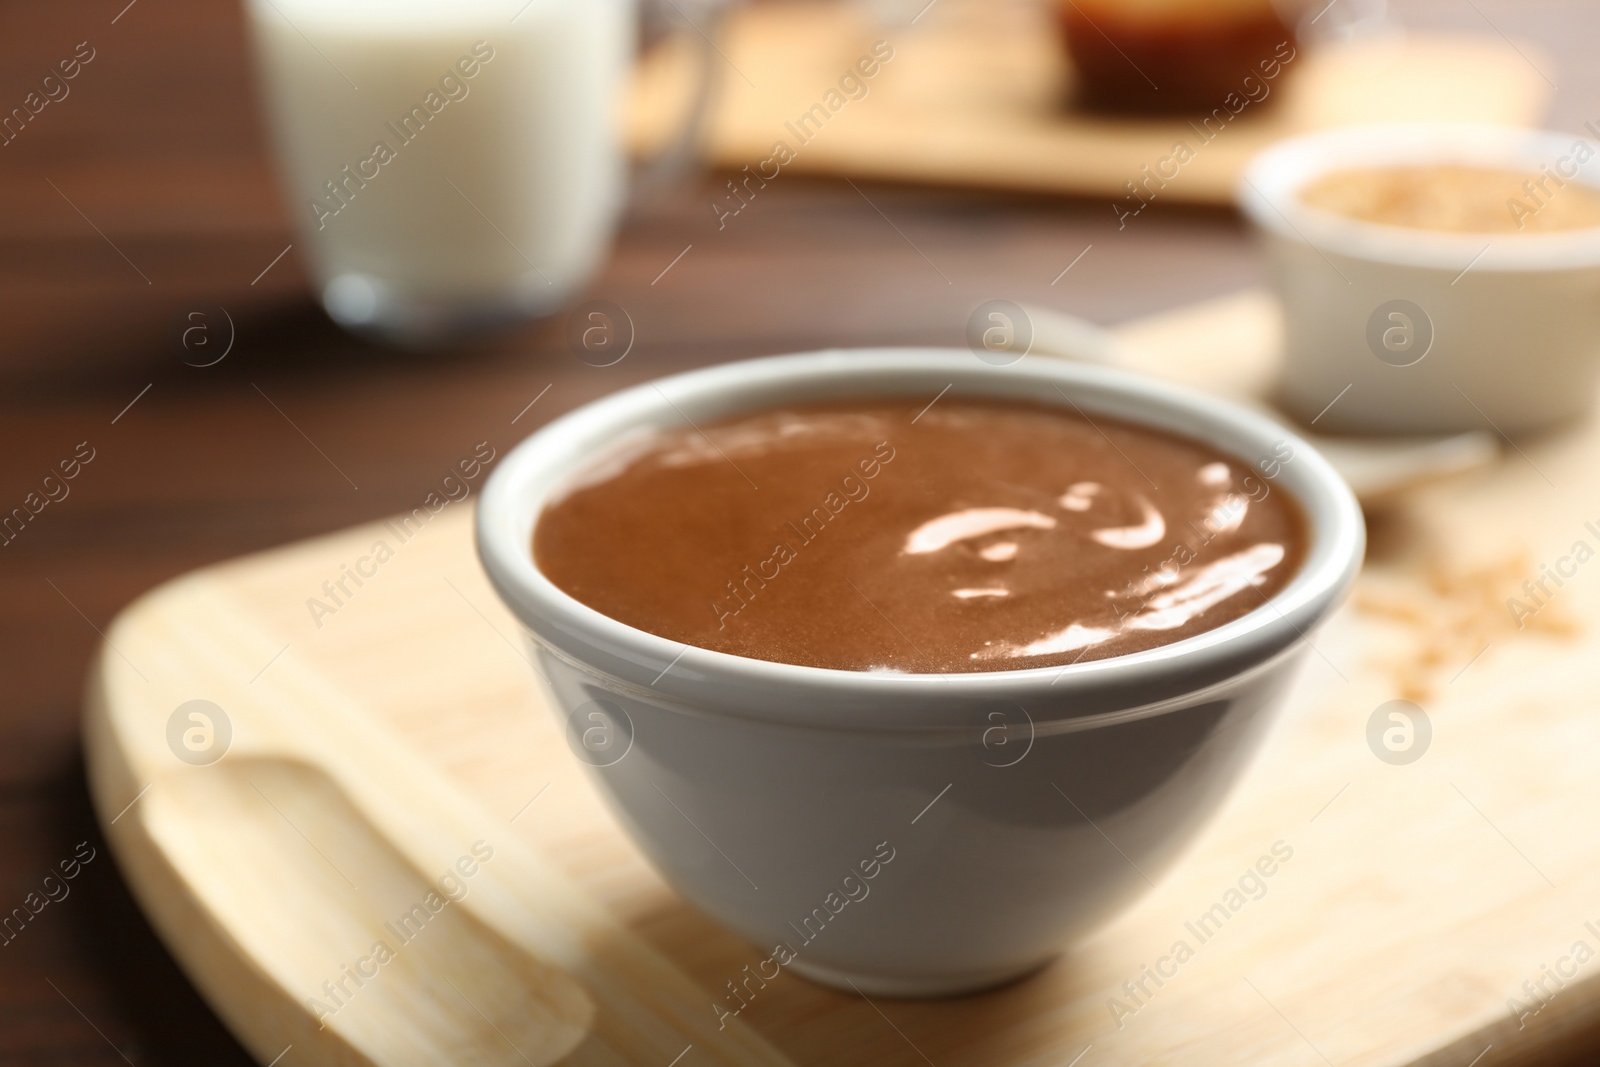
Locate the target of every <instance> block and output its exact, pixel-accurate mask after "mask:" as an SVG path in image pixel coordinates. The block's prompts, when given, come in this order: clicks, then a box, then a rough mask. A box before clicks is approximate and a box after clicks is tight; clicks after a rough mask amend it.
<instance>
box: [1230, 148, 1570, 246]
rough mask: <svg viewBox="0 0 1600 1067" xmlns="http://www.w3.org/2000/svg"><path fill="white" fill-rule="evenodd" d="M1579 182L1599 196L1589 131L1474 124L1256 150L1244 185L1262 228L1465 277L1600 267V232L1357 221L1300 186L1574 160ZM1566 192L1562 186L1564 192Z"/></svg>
mask: <svg viewBox="0 0 1600 1067" xmlns="http://www.w3.org/2000/svg"><path fill="white" fill-rule="evenodd" d="M1580 145H1581V146H1584V147H1585V148H1586V149H1587V151H1588V152H1589V153H1590V155H1589V157H1588V158H1587V159H1585V160H1584V161H1583V162H1581V163H1574V167H1575V171H1574V174H1573V175H1572V176H1571V177H1566V176H1565V175H1558V176H1559V177H1562V178H1563V179H1564V180H1565V181H1568V182H1577V183H1579V184H1582V185H1585V186H1588V187H1589V188H1591V189H1594V190H1596V192H1600V144H1597V143H1596V142H1595V141H1594V140H1593V139H1591V138H1588V137H1585V136H1582V135H1580V134H1573V133H1563V132H1561V131H1558V130H1545V129H1536V128H1533V127H1523V126H1503V125H1498V126H1497V125H1488V124H1483V123H1471V122H1396V123H1373V124H1369V125H1357V126H1342V127H1335V128H1333V129H1327V130H1318V131H1314V132H1311V133H1304V134H1300V135H1298V136H1295V137H1290V138H1287V139H1285V140H1282V141H1279V142H1277V143H1275V144H1273V145H1272V146H1271V147H1269V148H1266V149H1264V150H1263V151H1261V152H1259V153H1257V154H1256V155H1255V156H1254V157H1252V159H1251V160H1250V162H1249V164H1248V165H1247V166H1246V167H1245V170H1244V173H1243V174H1242V175H1241V176H1240V179H1239V182H1238V184H1237V186H1236V187H1235V201H1236V202H1237V204H1238V206H1239V209H1240V210H1241V211H1242V212H1243V213H1244V214H1245V216H1246V217H1247V218H1249V219H1250V221H1251V222H1252V223H1254V224H1255V225H1256V226H1257V227H1259V228H1261V229H1263V230H1265V231H1267V232H1269V233H1273V234H1276V235H1278V236H1280V237H1283V238H1286V239H1288V240H1290V241H1293V242H1295V243H1298V244H1304V245H1310V246H1311V247H1312V248H1314V249H1317V250H1318V251H1320V252H1324V253H1336V254H1341V255H1344V256H1348V257H1350V258H1352V259H1363V260H1376V261H1379V262H1385V263H1396V264H1401V265H1406V266H1415V267H1425V268H1433V269H1437V270H1441V271H1449V272H1450V273H1451V274H1452V275H1454V274H1457V273H1460V272H1463V271H1464V269H1465V268H1466V267H1468V266H1469V265H1470V266H1471V267H1472V269H1473V270H1474V271H1475V272H1483V271H1508V272H1525V271H1548V270H1564V269H1571V268H1580V267H1592V266H1596V265H1600V226H1586V227H1581V228H1578V229H1572V230H1561V231H1547V232H1539V233H1487V232H1485V233H1447V232H1443V231H1437V230H1425V229H1420V228H1417V227H1410V226H1395V225H1390V224H1387V223H1380V222H1372V221H1369V220H1366V219H1355V218H1349V217H1346V216H1344V215H1340V214H1337V213H1335V212H1330V211H1325V210H1322V209H1320V208H1315V207H1311V206H1310V205H1308V204H1306V203H1304V202H1303V201H1302V200H1301V199H1300V197H1299V192H1300V190H1301V189H1302V188H1303V187H1304V186H1305V185H1306V183H1308V182H1309V181H1311V180H1312V179H1313V178H1315V177H1318V176H1320V175H1322V174H1326V173H1329V172H1332V171H1337V170H1343V169H1349V168H1352V167H1359V166H1364V165H1371V166H1383V165H1386V164H1388V165H1426V164H1428V163H1464V164H1477V165H1482V166H1509V167H1519V166H1520V167H1526V168H1528V169H1530V170H1535V171H1536V170H1537V169H1538V168H1539V166H1540V165H1541V164H1554V163H1556V162H1558V161H1561V160H1563V159H1569V158H1570V157H1571V156H1572V155H1573V154H1574V153H1575V152H1576V151H1577V149H1578V147H1579V146H1580ZM1558 192H1559V190H1558Z"/></svg>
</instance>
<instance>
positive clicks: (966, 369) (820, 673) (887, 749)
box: [478, 349, 1364, 1010]
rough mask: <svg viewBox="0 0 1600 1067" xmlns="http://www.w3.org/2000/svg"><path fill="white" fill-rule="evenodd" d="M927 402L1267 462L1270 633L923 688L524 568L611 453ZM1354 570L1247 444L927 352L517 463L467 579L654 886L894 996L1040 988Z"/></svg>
mask: <svg viewBox="0 0 1600 1067" xmlns="http://www.w3.org/2000/svg"><path fill="white" fill-rule="evenodd" d="M947 386H949V387H950V391H951V394H952V395H976V396H997V397H1016V398H1024V399H1028V400H1031V401H1034V402H1037V403H1045V404H1057V405H1061V406H1063V407H1065V406H1066V401H1065V400H1063V399H1062V394H1063V393H1064V394H1065V395H1066V396H1068V397H1070V398H1071V400H1072V402H1073V403H1074V404H1076V405H1078V406H1079V407H1080V408H1081V409H1082V410H1084V411H1086V412H1088V413H1090V415H1091V416H1093V415H1105V416H1111V417H1116V418H1121V419H1126V420H1129V421H1132V422H1136V423H1142V424H1146V425H1150V426H1156V427H1161V428H1163V429H1167V430H1172V431H1176V432H1178V433H1181V434H1185V435H1188V436H1190V437H1192V438H1197V439H1200V440H1203V441H1207V442H1209V443H1211V444H1213V445H1215V446H1217V447H1218V448H1219V449H1221V450H1223V451H1225V452H1227V453H1229V454H1231V455H1233V456H1236V457H1238V458H1239V459H1241V460H1242V461H1244V462H1245V463H1247V464H1249V465H1251V466H1255V465H1256V464H1257V463H1258V461H1259V460H1261V459H1265V458H1266V457H1272V456H1274V455H1282V454H1283V451H1284V448H1285V447H1287V448H1288V449H1290V450H1292V453H1293V459H1292V460H1291V461H1290V462H1289V463H1287V464H1286V465H1285V466H1283V468H1282V470H1281V472H1280V473H1277V475H1276V479H1275V480H1274V481H1273V482H1272V483H1271V484H1272V485H1273V487H1274V491H1287V492H1288V493H1290V494H1291V495H1292V496H1293V498H1294V499H1296V500H1298V501H1299V502H1300V504H1301V506H1302V508H1303V510H1304V511H1305V513H1306V515H1307V517H1308V520H1309V528H1310V543H1309V546H1308V552H1307V556H1306V559H1305V562H1304V564H1303V566H1302V567H1301V569H1300V571H1299V573H1298V574H1297V575H1296V576H1295V577H1294V578H1293V579H1292V581H1291V582H1290V583H1289V585H1288V586H1287V587H1286V588H1284V589H1283V590H1282V591H1281V592H1279V593H1278V594H1277V595H1276V596H1274V597H1272V598H1271V600H1270V601H1267V602H1265V603H1264V604H1263V605H1262V606H1261V607H1259V608H1257V609H1255V610H1254V611H1251V612H1250V613H1248V614H1246V615H1244V616H1241V617H1240V618H1238V619H1235V620H1233V621H1232V622H1229V623H1226V624H1224V625H1222V626H1220V627H1217V628H1216V629H1214V630H1211V631H1208V632H1206V633H1203V634H1200V635H1197V636H1194V637H1190V638H1187V639H1185V640H1182V641H1176V642H1173V643H1172V644H1168V645H1165V646H1162V647H1159V648H1156V649H1152V650H1150V651H1146V652H1139V653H1135V654H1133V655H1128V656H1121V657H1116V658H1111V659H1104V660H1097V661H1094V662H1087V663H1082V664H1077V665H1073V666H1070V667H1066V668H1059V667H1058V668H1034V669H1029V670H1016V671H999V672H990V673H964V674H942V675H916V674H879V673H864V672H854V671H839V670H825V669H820V668H815V667H801V666H793V665H789V664H783V663H771V662H766V661H763V660H754V659H746V658H743V657H738V656H732V655H727V654H725V653H719V652H711V651H707V650H704V649H699V648H692V647H690V648H686V647H685V646H684V645H682V644H679V643H678V642H676V641H671V640H668V639H666V638H662V637H657V636H654V635H652V634H648V633H644V632H642V631H640V630H637V629H634V628H632V627H630V626H626V625H624V624H622V623H620V622H617V621H615V620H613V619H610V618H607V617H606V616H604V615H602V614H600V613H599V612H596V611H594V610H593V609H591V608H589V607H586V606H585V605H583V604H581V603H579V602H578V601H576V600H574V599H573V598H571V597H570V596H568V595H567V594H566V593H564V592H562V591H561V590H560V589H558V588H556V586H555V585H553V584H552V583H551V582H550V581H549V580H548V579H546V578H545V577H544V576H543V575H542V574H540V573H539V570H538V568H537V567H535V566H534V563H533V560H532V557H531V551H530V542H531V538H532V534H533V528H534V524H535V522H536V520H537V518H538V515H539V513H540V510H541V509H542V507H543V506H544V503H545V501H546V500H547V499H548V498H549V497H550V496H551V494H552V493H553V492H555V491H557V490H558V489H559V488H560V487H561V486H562V485H563V484H564V483H565V482H566V481H567V480H568V479H569V478H571V477H572V476H573V475H574V474H575V473H578V472H579V471H582V470H584V469H585V468H587V467H589V466H590V465H591V464H593V463H594V462H595V460H596V459H597V458H599V457H601V456H602V455H603V454H605V453H606V452H607V451H608V450H609V449H611V448H612V447H614V445H615V443H616V441H617V440H618V438H619V437H621V436H623V435H625V434H628V433H632V432H636V431H640V430H642V429H648V428H654V427H662V428H667V427H672V428H677V427H682V426H683V425H684V419H685V417H687V418H690V419H693V420H694V421H695V422H696V423H699V424H700V425H704V424H705V423H706V421H709V420H716V419H719V418H723V417H726V416H731V415H735V414H738V413H741V412H746V411H753V410H761V409H768V408H773V407H778V406H781V405H784V404H790V403H802V402H806V401H821V400H826V399H832V398H848V397H868V396H884V395H898V396H919V397H920V396H926V397H928V398H929V399H930V400H931V399H932V398H933V397H934V396H935V395H936V394H937V393H939V391H940V390H942V389H945V388H946V387H947ZM1058 389H1059V390H1060V392H1058V391H1057V390H1058ZM668 398H670V401H669V399H668ZM1363 545H1364V528H1363V523H1362V517H1361V512H1360V510H1359V508H1358V506H1357V504H1356V502H1355V499H1354V497H1352V495H1351V494H1350V492H1349V490H1348V489H1347V488H1346V487H1345V485H1344V483H1343V482H1342V481H1340V479H1339V477H1338V475H1337V474H1336V473H1334V471H1333V469H1332V468H1331V467H1330V466H1329V465H1328V464H1327V462H1326V461H1324V460H1323V459H1322V457H1321V456H1319V455H1317V454H1316V452H1315V451H1313V450H1312V449H1311V448H1310V447H1309V446H1308V445H1307V444H1306V443H1305V442H1304V441H1303V440H1300V439H1299V438H1297V437H1295V436H1294V434H1292V433H1291V432H1289V431H1288V430H1285V429H1284V428H1283V427H1281V426H1279V425H1277V424H1275V423H1273V422H1271V421H1270V420H1268V419H1265V418H1263V417H1261V416H1259V415H1256V414H1253V413H1251V412H1248V411H1245V410H1243V409H1241V408H1237V407H1234V406H1232V405H1230V404H1227V403H1225V402H1223V401H1220V400H1217V399H1214V398H1212V397H1208V396H1204V395H1202V394H1199V393H1194V392H1189V391H1186V390H1181V389H1178V388H1175V387H1172V386H1169V385H1165V384H1161V383H1157V382H1154V381H1149V380H1145V379H1142V378H1137V377H1134V376H1132V375H1129V374H1125V373H1122V372H1119V371H1114V370H1108V369H1105V368H1099V367H1090V366H1083V365H1074V364H1067V363H1060V362H1055V361H1050V360H1039V359H1024V360H1023V361H1022V362H1020V363H1017V364H1014V365H1012V366H1008V367H995V366H990V365H988V364H985V363H983V362H980V361H979V360H977V359H975V358H974V357H973V356H972V355H971V354H970V353H967V352H952V351H940V350H928V349H903V350H895V349H887V350H857V351H834V352H819V353H815V354H810V355H799V356H783V357H778V358H772V359H762V360H754V361H750V362H743V363H733V364H727V365H724V366H719V367H714V368H711V369H709V370H702V371H695V372H693V373H690V374H683V375H679V376H677V377H672V378H667V379H664V380H662V381H660V382H657V383H654V384H647V385H643V386H639V387H636V388H632V389H628V390H626V391H624V392H620V393H617V394H615V395H613V396H610V397H607V398H605V399H603V400H599V401H596V402H594V403H592V404H589V405H586V406H585V407H582V408H580V409H578V410H577V411H574V412H572V413H571V414H569V415H566V416H563V417H562V418H560V419H558V420H556V421H555V422H553V423H551V424H550V425H549V426H547V427H545V428H544V429H543V430H540V431H539V432H538V433H536V434H534V435H533V436H532V437H530V438H528V439H527V440H526V441H524V442H522V443H521V444H520V445H518V446H517V447H516V448H515V449H513V450H512V451H511V452H510V453H508V454H507V455H506V457H505V458H504V459H503V460H502V461H501V464H500V467H499V469H498V470H497V471H496V472H495V473H494V475H493V476H492V477H491V478H490V479H489V481H488V483H487V484H486V486H485V487H484V491H483V495H482V497H481V499H480V501H479V504H478V550H479V554H480V556H481V557H482V560H483V564H484V567H485V568H486V569H487V571H488V574H489V577H490V580H491V581H492V582H493V584H494V586H495V588H496V589H497V590H498V591H499V593H500V595H501V597H503V598H504V600H505V602H506V603H507V604H508V605H509V606H510V608H511V610H512V611H513V612H514V613H515V614H516V616H517V618H518V619H520V620H521V622H522V624H523V625H524V626H525V627H526V628H527V630H528V631H529V634H530V637H531V642H532V648H533V650H534V653H535V661H536V662H537V664H538V669H539V671H540V672H541V673H542V674H543V676H544V679H545V682H546V684H547V686H548V689H549V692H550V694H551V695H552V697H553V698H554V706H555V708H556V709H557V711H558V713H559V714H560V715H562V716H563V717H564V718H565V719H566V721H567V725H568V729H567V737H568V742H569V745H570V746H571V747H572V749H573V751H574V753H576V754H577V755H578V757H579V758H581V759H583V760H584V762H586V763H588V764H590V766H591V767H593V768H594V778H595V781H596V782H597V783H598V784H599V787H600V790H601V792H602V793H603V794H604V795H605V796H606V798H607V800H608V801H609V802H610V804H611V806H612V808H613V810H614V811H615V812H616V814H617V817H618V818H619V819H620V820H621V822H622V823H623V825H624V826H625V827H627V829H628V830H629V831H630V832H631V833H632V835H633V836H634V838H635V840H636V841H637V842H638V843H639V846H640V847H641V848H642V849H643V850H644V851H645V853H646V854H647V855H648V856H649V857H650V859H651V860H652V861H653V862H654V863H655V864H656V866H657V867H658V868H659V869H660V871H661V873H662V874H663V875H664V876H665V877H666V879H667V880H668V881H669V882H670V883H671V884H672V885H673V886H674V887H676V888H677V889H678V890H679V891H680V892H681V893H682V894H683V895H684V896H685V897H687V898H688V899H689V900H690V901H692V902H693V903H694V904H696V905H698V906H699V907H700V908H702V909H703V910H704V911H706V912H708V913H709V914H711V915H713V916H715V917H716V918H718V919H720V920H721V921H723V922H724V923H726V924H727V925H728V926H730V927H732V928H733V929H734V930H736V931H738V932H739V933H741V934H743V935H744V936H746V937H747V938H749V939H750V940H751V941H752V942H753V943H754V945H755V946H756V948H755V949H754V950H753V951H752V961H753V962H752V969H753V970H755V971H760V972H762V973H765V974H767V976H768V977H771V975H772V974H773V973H775V972H773V971H772V968H773V967H780V966H783V967H792V968H793V969H794V970H796V971H799V972H801V973H803V974H806V975H809V976H811V977H813V978H816V979H818V980H820V981H823V982H827V983H831V984H838V985H845V984H847V981H848V982H854V983H855V984H856V986H857V987H859V988H860V989H862V990H864V991H867V992H883V993H893V994H904V995H932V994H939V993H948V992H957V991H962V990H968V989H975V988H980V987H982V986H986V985H991V984H995V983H997V982H1001V981H1004V980H1006V979H1008V978H1011V977H1014V976H1016V975H1019V974H1022V973H1025V972H1027V971H1029V970H1031V969H1033V968H1036V967H1038V966H1040V965H1041V964H1043V963H1045V962H1046V961H1048V960H1049V959H1050V958H1052V957H1053V956H1054V955H1055V954H1057V953H1058V952H1060V951H1061V950H1062V949H1063V948H1065V947H1066V946H1068V945H1070V944H1071V943H1073V942H1074V941H1076V940H1077V939H1079V938H1081V937H1082V936H1084V935H1085V934H1086V933H1088V932H1089V931H1090V930H1092V929H1093V928H1094V927H1096V926H1097V925H1099V924H1100V923H1102V922H1104V921H1105V920H1106V919H1108V918H1109V917H1111V916H1112V915H1114V914H1115V913H1116V912H1118V911H1120V910H1121V909H1123V908H1124V907H1126V906H1127V905H1128V904H1130V903H1131V902H1132V901H1133V900H1135V899H1136V898H1137V897H1138V896H1139V895H1140V894H1141V893H1142V892H1143V891H1144V890H1145V889H1146V888H1148V883H1147V879H1150V880H1154V879H1156V878H1159V877H1160V876H1161V874H1162V872H1163V871H1165V870H1166V869H1167V868H1168V867H1169V866H1170V865H1171V864H1172V863H1173V861H1174V860H1175V858H1176V857H1177V856H1178V855H1179V854H1180V852H1181V851H1182V849H1183V848H1184V846H1185V845H1186V844H1187V843H1188V842H1189V841H1190V840H1191V839H1192V837H1193V836H1194V834H1195V832H1196V830H1198V829H1199V828H1200V827H1201V826H1202V825H1203V824H1204V823H1205V822H1206V820H1207V819H1208V818H1209V817H1210V815H1211V814H1212V812H1213V811H1215V810H1216V808H1217V806H1218V805H1219V804H1220V803H1221V801H1222V800H1223V798H1224V796H1225V795H1226V793H1227V791H1228V789H1229V787H1230V786H1231V785H1232V783H1233V782H1234V781H1235V779H1236V778H1237V777H1238V775H1239V772H1240V770H1241V768H1242V767H1243V766H1244V765H1245V763H1246V761H1247V760H1248V759H1249V757H1250V756H1251V754H1252V752H1253V751H1254V750H1255V748H1256V746H1257V743H1258V741H1259V740H1260V739H1261V737H1262V736H1263V733H1264V732H1265V730H1266V728H1267V726H1268V724H1269V722H1270V720H1271V717H1272V712H1273V711H1274V709H1275V707H1276V706H1277V704H1278V698H1279V696H1280V695H1281V693H1282V692H1283V690H1284V687H1285V685H1286V684H1287V683H1288V681H1289V680H1290V677H1291V673H1292V668H1293V666H1294V664H1295V663H1296V662H1297V661H1298V660H1299V659H1300V658H1301V657H1302V656H1303V655H1304V654H1305V649H1306V643H1305V640H1304V639H1303V635H1306V634H1309V633H1311V632H1312V631H1313V630H1314V629H1315V628H1316V626H1317V624H1318V623H1319V622H1321V621H1322V620H1323V619H1324V618H1325V617H1326V616H1327V615H1328V613H1329V612H1330V611H1332V610H1333V608H1334V607H1335V605H1336V604H1337V602H1338V601H1339V600H1340V599H1341V597H1342V595H1343V594H1344V592H1345V591H1346V589H1347V587H1348V586H1349V584H1350V582H1351V581H1352V580H1353V578H1354V576H1355V574H1356V571H1357V569H1358V568H1359V566H1360V562H1361V556H1362V549H1363ZM638 550H639V551H641V552H648V551H649V545H647V544H641V545H640V546H639V547H638ZM885 857H888V859H887V862H885ZM869 875H870V877H869ZM779 946H784V948H785V949H787V951H784V950H783V949H780V948H779ZM774 950H777V951H776V952H775V951H774ZM791 952H792V953H793V956H792V958H785V957H787V956H788V954H789V953H791ZM758 961H759V965H758ZM768 961H771V962H768ZM728 977H729V978H730V979H731V980H736V981H746V980H747V979H746V976H745V975H743V974H734V975H729V976H728ZM752 988H753V987H752ZM717 992H718V994H719V995H721V994H722V993H723V992H724V991H723V990H718V991H717ZM737 1004H738V1002H737V1001H734V1000H733V999H732V998H731V997H730V998H729V1000H728V1007H729V1009H730V1010H731V1009H732V1008H733V1007H735V1006H737Z"/></svg>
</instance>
